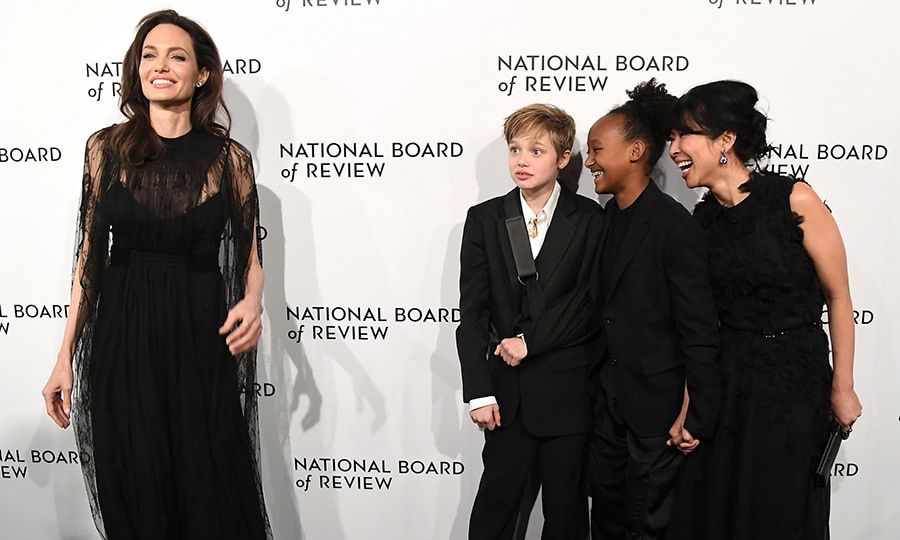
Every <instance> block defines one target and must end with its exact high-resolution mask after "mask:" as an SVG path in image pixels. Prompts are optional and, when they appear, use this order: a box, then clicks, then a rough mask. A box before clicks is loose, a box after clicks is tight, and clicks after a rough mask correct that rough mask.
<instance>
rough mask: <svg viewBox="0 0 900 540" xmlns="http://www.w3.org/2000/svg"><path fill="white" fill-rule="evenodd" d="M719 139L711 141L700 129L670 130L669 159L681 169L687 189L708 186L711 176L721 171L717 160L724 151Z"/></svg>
mask: <svg viewBox="0 0 900 540" xmlns="http://www.w3.org/2000/svg"><path fill="white" fill-rule="evenodd" d="M721 138H722V137H718V138H716V139H712V138H710V137H709V136H708V135H706V134H705V133H703V132H702V131H701V130H700V129H692V130H691V131H680V130H677V129H676V130H672V135H671V143H670V144H669V157H671V158H672V161H674V162H675V165H677V166H678V168H679V169H681V178H683V179H684V183H685V184H686V185H687V187H689V188H696V187H700V186H706V187H709V186H710V183H711V181H712V179H713V176H714V175H715V174H716V173H718V172H719V171H720V169H721V165H720V164H719V159H720V158H721V157H722V151H723V150H724V146H723V144H722V141H719V139H721ZM720 147H721V148H722V149H721V150H720V149H719V148H720ZM730 159H732V158H730Z"/></svg>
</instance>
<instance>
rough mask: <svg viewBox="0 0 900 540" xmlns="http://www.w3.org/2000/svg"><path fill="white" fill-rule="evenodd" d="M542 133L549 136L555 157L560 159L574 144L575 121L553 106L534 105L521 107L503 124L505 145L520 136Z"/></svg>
mask: <svg viewBox="0 0 900 540" xmlns="http://www.w3.org/2000/svg"><path fill="white" fill-rule="evenodd" d="M542 132H547V134H548V135H550V142H551V143H552V144H553V148H555V149H556V155H557V156H558V157H562V155H563V154H565V153H566V151H567V150H571V149H572V145H573V144H574V143H575V120H574V119H573V118H572V117H571V116H569V114H568V113H567V112H566V111H564V110H562V109H560V108H559V107H556V106H555V105H549V104H544V103H535V104H533V105H528V106H527V107H522V108H521V109H519V110H517V111H516V112H514V113H512V114H511V115H509V116H508V117H506V120H505V121H504V122H503V136H504V137H505V138H506V142H507V143H508V142H509V141H511V140H512V139H514V138H516V137H519V136H522V135H531V134H539V133H542Z"/></svg>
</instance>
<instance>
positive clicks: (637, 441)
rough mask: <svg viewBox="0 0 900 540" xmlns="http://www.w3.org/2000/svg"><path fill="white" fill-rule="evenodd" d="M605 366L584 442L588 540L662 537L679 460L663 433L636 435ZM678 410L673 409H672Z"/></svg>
mask: <svg viewBox="0 0 900 540" xmlns="http://www.w3.org/2000/svg"><path fill="white" fill-rule="evenodd" d="M613 369H620V368H617V367H614V366H610V365H609V364H607V365H605V366H604V367H603V368H601V370H600V374H599V385H598V386H599V388H598V396H597V403H596V408H595V410H594V428H593V431H592V433H591V436H590V439H589V441H588V464H587V467H588V490H589V493H590V495H591V498H592V501H591V538H592V539H594V540H601V539H602V540H609V539H619V538H641V539H650V538H663V536H664V535H665V532H666V527H667V525H668V523H669V518H670V517H671V515H672V509H673V506H674V503H675V494H676V487H677V483H678V474H679V471H680V468H681V463H682V460H683V458H684V456H683V455H682V454H681V452H679V451H678V450H677V449H676V448H673V447H671V446H666V441H667V440H668V439H669V435H668V433H666V434H664V435H660V436H656V437H640V436H637V435H635V434H634V433H633V432H632V431H631V430H630V429H629V428H628V425H627V424H626V423H625V420H624V419H623V417H622V410H621V409H620V407H619V404H618V401H617V399H616V389H615V384H614V381H613V377H612V370H613ZM676 412H677V411H676Z"/></svg>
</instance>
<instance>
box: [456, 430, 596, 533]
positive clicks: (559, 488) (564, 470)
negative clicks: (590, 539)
mask: <svg viewBox="0 0 900 540" xmlns="http://www.w3.org/2000/svg"><path fill="white" fill-rule="evenodd" d="M587 438H588V435H587V434H586V433H579V434H575V435H561V436H557V437H536V436H534V435H532V434H530V433H529V432H528V431H527V430H526V429H525V426H524V425H523V422H522V420H521V416H520V417H517V418H516V419H515V420H513V423H512V424H511V425H509V426H505V427H503V428H500V429H495V430H494V431H485V432H484V450H483V451H482V453H481V458H482V462H483V463H484V472H483V473H482V475H481V483H480V484H479V486H478V493H477V495H475V503H474V504H473V506H472V516H471V519H470V520H469V539H470V540H509V539H512V538H513V534H514V532H515V531H516V524H517V521H518V520H519V514H520V504H521V502H522V498H523V495H524V494H525V492H526V488H527V484H528V480H529V475H531V476H532V479H533V478H534V472H535V470H539V471H540V472H539V475H540V480H541V490H542V494H541V502H542V510H543V514H544V528H543V532H542V533H541V539H542V540H579V539H584V538H587V534H588V509H587V498H586V497H585V496H584V484H583V478H584V456H585V445H586V443H587ZM525 519H526V523H527V516H526V517H525ZM519 526H520V527H521V526H522V524H521V523H520V524H519Z"/></svg>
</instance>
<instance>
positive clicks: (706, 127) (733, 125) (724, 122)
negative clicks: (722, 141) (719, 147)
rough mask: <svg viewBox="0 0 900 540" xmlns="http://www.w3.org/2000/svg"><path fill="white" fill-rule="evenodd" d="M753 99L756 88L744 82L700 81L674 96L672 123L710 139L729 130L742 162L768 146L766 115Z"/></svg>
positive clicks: (762, 153) (758, 156)
mask: <svg viewBox="0 0 900 540" xmlns="http://www.w3.org/2000/svg"><path fill="white" fill-rule="evenodd" d="M757 101H759V95H758V94H757V93H756V89H755V88H753V87H752V86H750V85H749V84H747V83H745V82H741V81H715V82H711V83H706V84H701V85H700V86H695V87H694V88H691V89H690V90H688V92H687V93H686V94H685V95H683V96H681V97H680V98H678V104H677V105H675V108H674V110H673V126H672V127H673V128H674V129H676V130H678V131H681V132H682V133H697V132H698V129H699V132H700V133H702V134H704V135H706V136H707V137H710V138H712V139H715V138H716V137H718V136H719V135H721V134H722V133H725V132H726V131H731V132H732V133H734V134H735V141H734V153H735V155H737V157H738V158H739V159H740V160H741V161H743V162H744V163H748V162H750V161H759V160H760V159H761V158H762V157H763V156H765V154H766V152H768V151H769V148H770V147H769V144H768V143H767V142H766V125H767V124H768V118H766V115H765V114H763V113H762V112H760V111H758V110H757V109H756V102H757Z"/></svg>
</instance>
